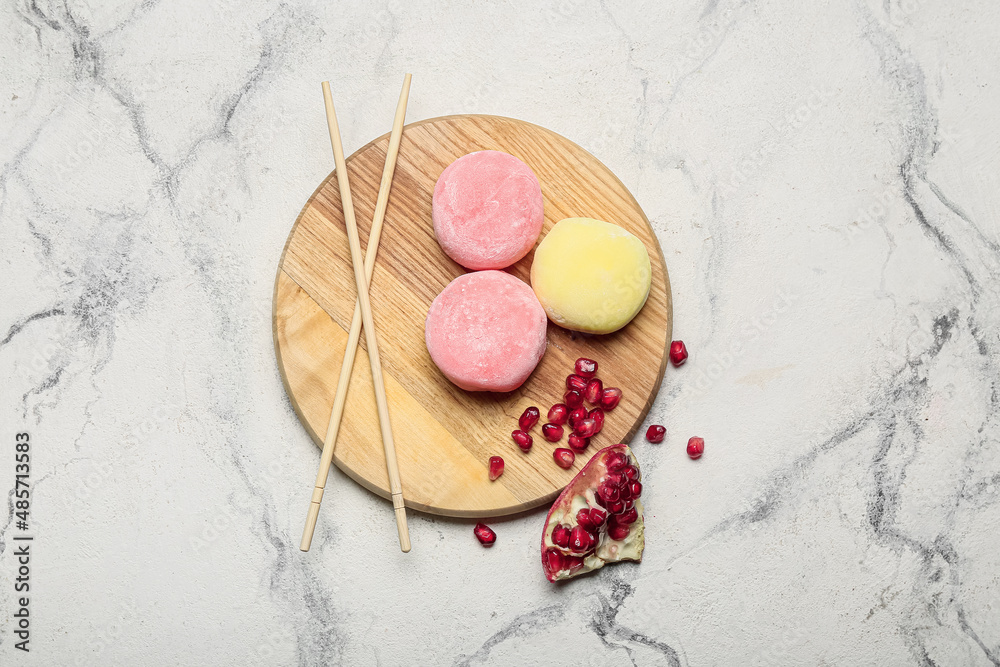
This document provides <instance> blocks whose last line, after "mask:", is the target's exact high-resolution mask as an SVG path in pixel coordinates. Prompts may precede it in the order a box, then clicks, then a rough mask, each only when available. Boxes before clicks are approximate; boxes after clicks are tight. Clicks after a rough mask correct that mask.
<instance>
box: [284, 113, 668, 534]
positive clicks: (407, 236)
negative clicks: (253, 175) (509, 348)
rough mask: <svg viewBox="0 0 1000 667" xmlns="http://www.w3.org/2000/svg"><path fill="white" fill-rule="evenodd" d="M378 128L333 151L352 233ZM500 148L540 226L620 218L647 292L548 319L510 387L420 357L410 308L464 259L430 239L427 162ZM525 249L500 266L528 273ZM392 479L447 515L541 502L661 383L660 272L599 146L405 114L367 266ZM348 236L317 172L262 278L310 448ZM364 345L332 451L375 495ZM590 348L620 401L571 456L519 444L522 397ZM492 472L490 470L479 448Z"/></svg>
mask: <svg viewBox="0 0 1000 667" xmlns="http://www.w3.org/2000/svg"><path fill="white" fill-rule="evenodd" d="M388 142H389V135H388V134H387V135H385V136H382V137H380V138H378V139H376V140H375V141H373V142H372V143H370V144H368V145H367V146H365V147H363V148H362V149H360V150H359V151H357V152H356V153H355V154H354V155H352V156H351V157H350V158H348V160H347V169H348V174H349V176H350V183H351V193H352V196H353V199H354V208H355V212H356V214H357V220H358V228H359V232H360V235H361V241H362V244H367V240H368V229H369V226H370V225H371V220H372V214H373V212H374V207H375V201H376V198H377V196H378V186H379V180H380V177H381V174H382V166H383V162H384V160H385V153H386V149H387V147H388ZM487 149H491V150H500V151H505V152H507V153H510V154H511V155H514V156H516V157H518V158H519V159H521V160H523V161H524V162H525V163H527V164H528V166H530V167H531V169H532V170H533V171H534V172H535V174H536V175H537V176H538V179H539V181H540V183H541V186H542V195H543V196H544V199H545V227H544V229H543V230H542V234H543V235H544V234H545V233H546V232H547V231H548V230H549V229H551V227H552V225H554V224H555V223H556V222H558V221H559V220H561V219H563V218H567V217H576V216H584V217H592V218H598V219H600V220H607V221H609V222H613V223H615V224H618V225H621V226H622V227H624V228H626V229H628V230H629V231H631V232H632V233H633V234H635V235H636V236H638V237H639V238H640V239H641V240H642V241H643V243H645V245H646V249H647V250H648V251H649V256H650V260H651V263H652V270H653V280H652V289H651V291H650V295H649V300H648V301H647V302H646V306H645V307H644V308H643V309H642V311H641V312H640V313H639V315H638V316H637V317H636V318H635V319H634V320H633V321H632V322H631V323H630V324H629V325H628V326H626V327H625V328H624V329H622V330H620V331H618V332H616V333H614V334H610V335H606V336H592V335H583V334H579V333H575V332H571V331H567V330H565V329H562V328H560V327H557V326H556V325H554V324H552V323H549V330H548V350H547V352H546V354H545V357H544V358H543V359H542V361H541V363H540V364H539V365H538V368H536V369H535V372H534V373H533V374H532V376H531V377H530V378H529V379H528V381H527V382H525V383H524V385H522V386H521V387H520V388H519V389H517V390H515V391H513V392H509V393H505V394H490V393H484V392H466V391H463V390H461V389H459V388H458V387H455V386H454V385H452V384H451V383H450V382H449V381H448V380H447V379H446V378H445V377H444V376H443V375H442V374H441V372H440V371H438V369H437V367H436V366H434V363H433V362H432V361H431V359H430V356H429V355H428V353H427V348H426V346H425V344H424V320H425V318H426V316H427V310H428V308H429V307H430V304H431V301H433V299H434V297H435V296H437V294H438V293H439V292H440V291H441V290H442V289H443V288H444V287H445V286H446V285H447V284H448V283H449V282H450V281H451V280H452V279H454V278H455V277H457V276H459V275H461V274H462V273H465V270H464V269H463V268H462V267H461V266H459V265H458V264H456V263H455V262H453V261H452V260H451V259H449V258H448V257H447V256H446V255H445V254H444V253H443V252H442V250H441V248H440V247H439V246H438V244H437V241H436V240H435V238H434V229H433V225H432V222H431V196H432V193H433V190H434V184H435V182H436V181H437V178H438V176H439V175H440V174H441V172H442V171H444V168H445V167H447V166H448V165H449V164H450V163H451V162H453V161H454V160H455V159H457V158H459V157H461V156H462V155H465V154H466V153H471V152H473V151H477V150H487ZM531 260H532V254H529V255H528V256H527V257H525V258H524V259H522V260H521V261H520V262H518V263H517V264H515V265H514V266H512V267H510V269H508V271H509V272H510V273H512V274H513V275H515V276H517V277H518V278H520V279H522V280H524V281H526V282H527V281H528V280H529V269H530V267H531ZM370 292H371V294H370V295H371V303H372V310H373V313H374V318H375V326H376V330H377V333H378V336H379V340H380V345H379V348H380V352H381V355H382V364H383V367H384V369H385V375H386V389H387V392H388V399H389V406H390V413H391V419H392V426H393V431H394V433H395V439H396V450H397V455H398V460H399V469H400V474H401V477H402V482H403V493H404V495H405V498H406V505H407V507H410V508H413V509H417V510H421V511H424V512H429V513H432V514H441V515H447V516H460V517H489V516H502V515H506V514H513V513H517V512H521V511H524V510H527V509H531V508H533V507H537V506H539V505H542V504H544V503H546V502H548V501H551V500H552V499H553V498H554V497H555V496H556V494H557V493H558V492H559V491H560V490H561V489H562V488H563V487H564V486H565V485H566V483H567V482H569V480H570V479H572V477H573V476H574V475H575V474H576V472H577V471H578V470H579V469H580V468H581V467H583V465H584V464H585V463H586V461H587V460H588V458H589V455H590V454H593V453H594V452H596V451H597V450H598V449H600V448H601V447H605V446H607V445H610V444H614V443H617V442H628V441H629V440H630V439H631V437H632V435H633V434H634V432H635V430H636V428H638V426H639V424H641V422H642V420H643V418H644V417H645V415H646V413H647V411H648V410H649V406H650V405H651V404H652V402H653V399H654V398H655V397H656V393H657V391H658V390H659V387H660V382H661V380H662V378H663V371H664V368H665V366H666V361H667V348H668V346H669V344H670V333H671V320H672V316H671V298H670V282H669V278H668V276H667V270H666V266H665V264H664V261H663V254H662V252H661V250H660V246H659V243H658V242H657V240H656V236H655V235H654V234H653V231H652V229H651V228H650V226H649V222H648V221H647V219H646V216H645V215H644V214H643V212H642V209H641V208H640V207H639V205H638V204H637V203H636V201H635V199H634V198H633V197H632V195H631V194H630V193H629V191H628V190H627V189H626V188H625V186H624V185H622V183H621V182H620V181H619V180H618V179H617V178H616V177H615V176H614V174H612V173H611V172H610V171H609V170H608V169H607V168H606V167H605V166H604V165H603V164H601V162H600V161H599V160H597V159H596V158H595V157H593V156H592V155H590V154H589V153H587V152H586V151H585V150H583V149H582V148H580V147H579V146H577V145H576V144H574V143H572V142H571V141H569V140H568V139H565V138H563V137H561V136H559V135H557V134H555V133H554V132H551V131H549V130H546V129H544V128H542V127H539V126H537V125H532V124H531V123H526V122H524V121H519V120H514V119H510V118H502V117H499V116H481V115H475V116H472V115H465V116H446V117H442V118H434V119H430V120H425V121H421V122H417V123H413V124H410V125H407V126H406V128H405V130H404V133H403V140H402V143H401V145H400V151H399V159H398V162H397V165H396V173H395V176H394V179H393V186H392V194H391V197H390V199H389V206H388V210H387V211H386V217H385V225H384V228H383V231H382V241H381V245H380V249H379V254H378V261H377V263H376V265H375V273H374V276H373V278H372V281H371V288H370ZM356 296H357V294H356V291H355V287H354V277H353V269H352V265H351V256H350V249H349V247H348V243H347V235H346V231H345V228H344V218H343V213H342V212H341V207H340V195H339V192H338V189H337V180H336V177H335V174H334V173H331V174H330V175H329V176H328V177H327V178H326V179H325V180H324V181H323V183H322V184H321V185H320V186H319V188H318V189H317V190H316V192H314V193H313V195H312V197H310V199H309V201H308V202H306V205H305V207H304V208H303V209H302V212H301V213H300V214H299V217H298V219H297V220H296V221H295V224H294V226H293V227H292V231H291V233H290V234H289V236H288V241H287V242H286V244H285V249H284V252H283V253H282V256H281V261H280V263H279V266H278V274H277V279H276V281H275V287H274V317H273V326H274V347H275V353H276V355H277V360H278V367H279V369H280V371H281V377H282V381H283V382H284V384H285V389H286V391H287V392H288V396H289V398H290V399H291V402H292V405H293V406H294V408H295V411H296V413H297V414H298V416H299V419H300V420H301V421H302V424H303V425H304V426H305V428H306V430H307V431H308V433H309V435H310V436H311V437H312V439H313V440H314V442H316V444H317V445H318V446H320V447H322V444H323V434H324V433H325V431H326V425H327V421H328V420H329V416H330V408H331V406H332V404H333V398H334V394H335V393H336V388H337V387H336V383H337V376H338V373H339V371H340V362H341V359H342V358H343V352H344V346H345V344H346V342H347V332H348V330H349V328H350V324H351V316H352V314H353V312H354V304H355V299H356ZM366 354H367V351H366V347H365V345H364V342H362V349H361V350H360V351H359V353H358V359H357V361H356V363H355V366H354V372H353V375H352V380H351V388H350V392H349V394H348V398H347V407H346V410H345V413H344V421H343V424H342V426H341V431H340V437H339V440H338V443H337V449H336V453H335V455H334V463H335V464H336V465H337V466H338V467H339V468H340V469H341V470H343V471H344V472H345V473H347V474H348V475H349V476H350V477H351V478H353V479H354V480H355V481H357V482H358V483H359V484H361V485H362V486H364V487H366V488H368V489H370V490H371V491H373V492H375V493H377V494H379V495H381V496H383V497H386V498H388V497H389V484H388V478H387V475H386V466H385V458H384V455H383V452H382V444H381V441H380V439H379V425H378V416H377V413H376V406H375V397H374V393H373V387H372V379H371V371H370V370H369V365H368V359H367V357H366ZM580 356H587V357H591V358H593V359H596V360H597V361H598V362H599V363H600V372H599V374H598V375H599V377H601V379H602V380H603V381H604V383H605V385H606V386H616V387H620V388H621V389H622V390H623V392H624V397H623V398H622V401H621V404H620V405H619V406H618V408H617V409H616V410H614V411H612V412H609V413H608V415H607V420H606V422H605V426H604V430H603V431H602V432H601V433H600V434H599V435H597V436H596V437H594V438H593V439H592V443H591V446H590V448H589V449H588V450H587V452H585V453H584V454H582V455H578V456H577V460H576V465H575V466H574V467H573V468H572V469H570V470H563V469H562V468H559V467H558V466H556V465H555V463H554V462H553V460H552V451H553V450H554V449H555V447H557V446H562V447H565V446H566V440H565V438H564V439H563V441H562V443H560V444H557V445H554V444H552V443H549V442H546V441H545V440H544V439H543V438H542V436H541V422H540V423H539V424H538V425H537V426H535V428H534V429H533V430H532V436H533V437H534V447H533V448H532V449H531V451H530V452H529V453H527V454H524V453H522V452H521V451H520V450H519V449H518V448H517V446H516V445H515V444H514V443H513V441H512V440H511V438H510V432H511V431H512V430H514V429H515V428H517V418H518V417H519V416H520V414H521V412H522V411H523V410H524V408H526V407H528V406H529V405H535V406H538V408H539V409H540V410H541V412H542V417H543V420H542V421H544V416H545V412H546V411H547V410H548V408H549V407H550V406H551V405H552V404H554V403H558V402H561V401H562V395H563V392H564V391H565V379H566V376H567V375H568V374H569V373H571V372H572V371H573V362H574V361H575V360H576V358H577V357H580ZM493 455H499V456H502V457H503V458H504V461H505V462H506V471H505V472H504V474H503V476H502V477H500V478H499V479H498V480H496V481H495V482H491V481H489V477H488V476H487V470H488V464H487V462H488V459H489V457H490V456H493Z"/></svg>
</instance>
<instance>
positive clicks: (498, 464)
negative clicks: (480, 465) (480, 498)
mask: <svg viewBox="0 0 1000 667" xmlns="http://www.w3.org/2000/svg"><path fill="white" fill-rule="evenodd" d="M502 474H503V459H502V458H500V457H499V456H491V457H490V481H491V482H492V481H494V480H496V478H497V477H499V476H500V475H502Z"/></svg>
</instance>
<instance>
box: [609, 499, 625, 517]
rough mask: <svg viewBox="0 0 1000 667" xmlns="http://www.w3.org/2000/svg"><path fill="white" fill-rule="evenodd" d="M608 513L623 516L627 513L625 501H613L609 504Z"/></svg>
mask: <svg viewBox="0 0 1000 667" xmlns="http://www.w3.org/2000/svg"><path fill="white" fill-rule="evenodd" d="M607 508H608V511H609V512H611V513H612V514H621V513H622V512H624V511H625V501H623V500H612V501H611V502H609V503H608V504H607Z"/></svg>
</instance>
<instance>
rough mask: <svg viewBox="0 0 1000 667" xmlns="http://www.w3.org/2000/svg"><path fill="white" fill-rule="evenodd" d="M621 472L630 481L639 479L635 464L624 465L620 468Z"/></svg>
mask: <svg viewBox="0 0 1000 667" xmlns="http://www.w3.org/2000/svg"><path fill="white" fill-rule="evenodd" d="M622 474H623V475H625V479H627V480H629V481H630V482H631V481H633V480H636V479H639V469H638V468H636V467H635V466H626V467H625V469H624V470H622Z"/></svg>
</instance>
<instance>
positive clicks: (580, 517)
mask: <svg viewBox="0 0 1000 667" xmlns="http://www.w3.org/2000/svg"><path fill="white" fill-rule="evenodd" d="M576 522H577V523H578V524H580V525H581V526H583V527H584V528H586V529H587V530H594V528H596V526H595V525H594V522H593V521H592V520H591V518H590V510H589V509H587V508H586V507H584V508H583V509H582V510H580V511H579V512H577V513H576Z"/></svg>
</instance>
